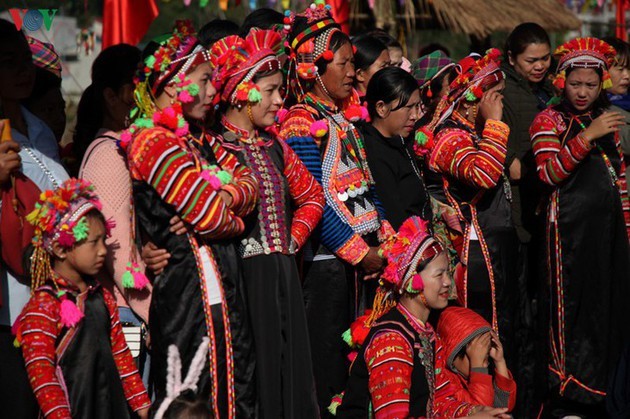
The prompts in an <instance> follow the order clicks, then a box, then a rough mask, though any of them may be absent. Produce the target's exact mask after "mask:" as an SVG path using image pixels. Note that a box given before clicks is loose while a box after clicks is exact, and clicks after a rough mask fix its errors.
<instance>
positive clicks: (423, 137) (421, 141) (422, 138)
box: [416, 130, 429, 146]
mask: <svg viewBox="0 0 630 419" xmlns="http://www.w3.org/2000/svg"><path fill="white" fill-rule="evenodd" d="M428 141H429V137H428V136H427V134H425V133H424V132H423V131H421V130H418V131H416V144H418V145H420V146H425V145H426V144H427V142H428Z"/></svg>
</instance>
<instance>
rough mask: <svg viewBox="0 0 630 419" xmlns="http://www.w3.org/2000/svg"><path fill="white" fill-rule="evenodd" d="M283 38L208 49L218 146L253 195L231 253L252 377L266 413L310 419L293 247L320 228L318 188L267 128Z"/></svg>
mask: <svg viewBox="0 0 630 419" xmlns="http://www.w3.org/2000/svg"><path fill="white" fill-rule="evenodd" d="M281 40H282V38H281V36H280V34H279V33H277V32H276V31H273V30H258V29H252V30H251V31H250V32H249V34H248V35H247V36H246V37H245V38H240V37H238V36H228V37H226V38H224V39H221V40H219V41H218V42H216V43H215V44H214V46H213V47H212V50H211V55H212V57H213V59H216V61H217V62H218V64H217V79H218V80H219V81H220V83H221V100H222V102H223V103H224V104H225V106H226V110H225V112H224V114H223V116H222V118H221V120H220V123H219V125H218V127H217V132H219V133H220V134H221V135H222V138H223V146H224V147H225V148H226V149H227V150H229V151H230V152H231V153H233V154H234V155H236V156H237V157H238V159H239V160H240V161H241V163H243V164H245V165H246V166H247V167H249V168H250V169H251V170H252V172H253V174H254V176H256V179H257V180H258V185H259V194H260V200H259V201H258V205H257V207H256V210H255V211H254V212H252V213H251V214H250V215H249V216H247V217H246V218H245V219H244V221H245V232H244V234H243V235H242V236H241V237H240V240H239V246H238V253H239V256H240V257H241V258H242V260H243V272H244V278H245V288H246V292H247V301H248V309H249V314H250V319H251V324H252V331H253V334H254V343H255V346H256V380H257V383H258V397H259V400H260V407H261V416H262V417H264V418H279V417H287V418H305V419H307V418H316V417H319V408H318V406H317V400H316V397H315V386H314V380H313V368H312V364H311V351H310V345H309V337H308V328H307V324H306V313H305V311H304V297H303V296H302V286H301V282H300V277H299V273H298V266H297V263H296V260H295V253H296V252H297V251H299V250H300V248H301V247H302V246H303V245H304V243H305V242H306V240H307V239H308V237H309V236H310V235H311V232H312V231H313V230H314V229H315V228H316V227H317V224H318V223H319V220H320V219H321V216H322V212H323V209H324V193H323V191H322V187H321V186H320V184H319V183H317V181H316V180H315V178H314V177H313V175H311V174H310V172H309V171H308V169H307V168H306V166H304V163H302V161H301V160H300V159H299V158H298V157H297V155H296V154H295V152H294V151H293V150H292V149H291V148H290V147H289V146H288V145H287V144H286V143H285V142H283V141H278V140H277V139H276V137H275V135H274V134H272V133H270V132H267V131H266V130H267V129H268V128H270V127H272V126H273V125H274V124H275V118H276V114H277V113H278V110H280V108H281V106H282V101H283V100H282V99H283V98H282V95H281V91H282V87H283V86H284V81H283V77H282V72H281V70H280V67H281V64H280V61H279V60H278V57H277V54H278V52H279V50H280V46H281Z"/></svg>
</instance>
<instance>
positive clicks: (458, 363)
mask: <svg viewBox="0 0 630 419" xmlns="http://www.w3.org/2000/svg"><path fill="white" fill-rule="evenodd" d="M453 366H454V367H455V369H456V370H457V371H455V372H458V373H459V374H460V375H461V376H462V377H464V378H465V379H466V380H468V376H469V375H470V360H469V359H468V355H466V353H464V356H456V357H455V359H454V360H453Z"/></svg>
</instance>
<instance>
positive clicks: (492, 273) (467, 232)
mask: <svg viewBox="0 0 630 419" xmlns="http://www.w3.org/2000/svg"><path fill="white" fill-rule="evenodd" d="M499 54H500V53H499V51H498V50H496V49H495V50H490V51H489V52H488V54H487V55H486V56H485V57H483V58H478V59H474V58H473V57H467V58H465V59H463V60H462V61H460V62H459V64H458V66H459V68H458V70H459V74H458V76H457V77H456V78H455V79H454V80H453V81H452V82H451V84H450V92H449V93H448V96H447V97H446V99H444V100H443V101H442V103H441V104H440V105H438V106H439V108H440V109H442V111H441V113H440V117H439V119H438V121H437V124H436V125H437V126H436V128H435V139H434V143H435V146H434V148H433V150H432V151H431V154H430V160H429V165H430V167H431V169H433V170H434V171H436V172H438V173H441V174H442V179H443V188H444V192H445V195H446V197H447V199H448V202H449V204H450V205H451V206H452V207H453V208H455V210H456V211H457V214H458V217H459V219H460V222H461V223H462V228H463V230H464V246H463V250H462V254H461V259H462V262H463V263H464V265H465V266H466V271H465V273H464V274H463V275H461V276H458V277H456V281H457V284H456V285H457V294H458V298H459V301H460V303H461V304H462V305H463V306H465V307H468V308H470V309H472V310H474V311H476V312H477V313H479V314H481V315H482V316H483V317H484V318H485V319H486V320H487V321H488V322H489V323H490V324H491V325H492V327H493V329H494V330H496V331H497V332H498V333H499V335H500V336H501V339H502V341H503V343H504V345H505V349H506V359H507V360H508V362H510V360H511V359H512V347H511V345H513V341H514V332H515V324H514V322H515V320H516V317H515V316H516V314H515V313H516V310H515V307H516V299H515V298H516V295H517V290H518V288H517V282H516V281H517V277H518V274H517V272H516V269H515V268H516V262H517V258H518V240H517V237H516V232H515V230H514V227H513V225H512V220H511V211H510V203H509V200H510V199H511V190H510V183H509V180H508V179H507V177H506V176H505V175H504V173H503V170H504V162H505V155H506V144H507V139H508V134H509V132H510V129H509V127H508V126H507V125H506V124H505V123H503V122H501V117H502V114H503V105H502V98H503V96H502V95H501V89H503V87H504V86H505V81H504V74H503V72H502V71H501V69H500V68H499V61H498V58H499Z"/></svg>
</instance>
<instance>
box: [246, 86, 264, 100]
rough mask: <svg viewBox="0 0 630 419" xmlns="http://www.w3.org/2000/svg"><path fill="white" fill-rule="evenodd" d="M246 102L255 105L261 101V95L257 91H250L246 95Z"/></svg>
mask: <svg viewBox="0 0 630 419" xmlns="http://www.w3.org/2000/svg"><path fill="white" fill-rule="evenodd" d="M247 100H248V101H249V102H252V103H257V102H260V101H261V100H262V95H261V94H260V91H258V89H251V90H250V91H249V93H248V94H247Z"/></svg>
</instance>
